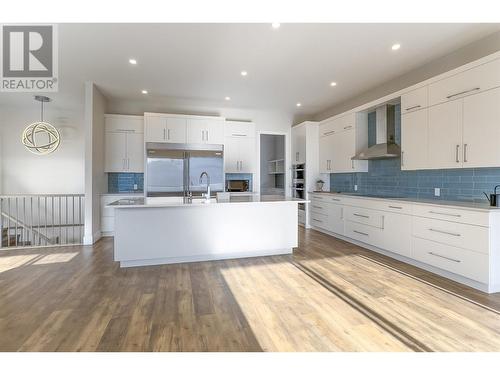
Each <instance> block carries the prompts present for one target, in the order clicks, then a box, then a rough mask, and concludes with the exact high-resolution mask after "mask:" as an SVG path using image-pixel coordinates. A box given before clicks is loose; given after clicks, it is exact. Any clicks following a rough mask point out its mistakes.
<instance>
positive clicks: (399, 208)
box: [389, 206, 403, 210]
mask: <svg viewBox="0 0 500 375" xmlns="http://www.w3.org/2000/svg"><path fill="white" fill-rule="evenodd" d="M389 208H395V209H397V210H402V209H403V207H400V206H389Z"/></svg>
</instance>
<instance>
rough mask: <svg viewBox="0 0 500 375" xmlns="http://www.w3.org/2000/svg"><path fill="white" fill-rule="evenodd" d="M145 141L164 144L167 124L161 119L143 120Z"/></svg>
mask: <svg viewBox="0 0 500 375" xmlns="http://www.w3.org/2000/svg"><path fill="white" fill-rule="evenodd" d="M144 123H145V136H144V138H145V140H146V142H166V140H167V134H166V131H167V122H166V120H165V118H163V117H156V116H155V117H149V116H146V117H145V118H144Z"/></svg>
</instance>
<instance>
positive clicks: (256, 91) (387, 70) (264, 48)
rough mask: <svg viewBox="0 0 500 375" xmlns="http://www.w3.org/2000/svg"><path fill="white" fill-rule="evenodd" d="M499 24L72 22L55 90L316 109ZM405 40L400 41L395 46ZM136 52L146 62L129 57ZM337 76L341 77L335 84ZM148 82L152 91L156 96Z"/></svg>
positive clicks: (17, 97) (62, 34)
mask: <svg viewBox="0 0 500 375" xmlns="http://www.w3.org/2000/svg"><path fill="white" fill-rule="evenodd" d="M499 29H500V25H499V24H283V25H281V27H280V28H279V29H277V30H274V29H272V28H271V25H270V24H63V25H60V28H59V40H60V42H59V56H60V62H59V67H60V74H59V82H60V92H59V93H58V94H57V95H52V97H54V99H55V102H56V103H57V105H58V106H78V104H79V103H80V104H81V103H82V101H83V83H84V82H85V81H93V82H95V83H96V84H97V85H98V86H99V87H100V88H101V89H102V91H103V93H104V94H105V95H106V96H107V97H109V98H112V99H127V100H138V101H144V100H150V101H155V102H158V101H165V103H170V102H176V101H177V102H178V101H182V102H183V103H190V105H191V106H192V107H193V108H196V106H202V107H205V108H206V107H210V106H214V107H219V108H220V107H235V108H253V109H274V110H280V111H287V112H291V113H294V114H313V113H318V112H321V111H323V110H325V109H326V108H328V107H331V106H333V105H335V104H338V103H340V102H342V101H344V100H346V99H349V98H351V97H353V96H355V95H358V94H360V93H362V92H364V91H366V90H368V89H370V88H373V87H375V86H377V85H379V84H381V83H383V82H385V81H387V80H390V79H392V78H395V77H397V76H399V75H401V74H403V73H405V72H408V71H410V70H412V69H414V68H416V67H418V66H420V65H422V64H425V63H426V62H429V61H431V60H433V59H436V58H439V57H441V56H443V55H446V54H448V53H450V52H452V51H454V50H456V49H458V48H460V47H462V46H464V45H466V44H468V43H470V42H472V41H475V40H478V39H480V38H482V37H484V36H486V35H488V34H490V33H493V32H495V31H497V30H499ZM396 42H397V43H401V49H400V50H399V51H396V52H394V51H392V50H391V46H392V45H393V44H394V43H396ZM129 58H135V59H137V61H138V64H137V65H136V66H132V65H130V64H129V62H128V60H129ZM241 70H246V71H248V76H247V77H245V78H243V77H242V76H241V75H240V71H241ZM331 81H336V82H337V83H338V85H337V86H336V87H330V85H329V83H330V82H331ZM142 89H147V90H148V91H149V95H148V96H147V98H146V97H145V96H144V95H143V94H141V90H142ZM225 96H230V97H231V99H232V100H231V101H230V102H226V101H225V100H224V97H225ZM31 98H32V95H29V94H1V95H0V103H2V102H3V104H6V103H14V102H16V103H17V104H19V103H23V104H25V103H30V101H31V100H32V99H31ZM297 102H301V103H302V107H301V108H297V107H296V106H295V104H296V103H297ZM56 103H54V104H56Z"/></svg>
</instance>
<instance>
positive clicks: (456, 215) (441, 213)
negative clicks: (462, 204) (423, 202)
mask: <svg viewBox="0 0 500 375" xmlns="http://www.w3.org/2000/svg"><path fill="white" fill-rule="evenodd" d="M429 213H430V214H434V215H443V216H452V217H462V215H459V214H450V213H447V212H438V211H429Z"/></svg>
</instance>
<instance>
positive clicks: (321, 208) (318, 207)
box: [313, 206, 323, 210]
mask: <svg viewBox="0 0 500 375" xmlns="http://www.w3.org/2000/svg"><path fill="white" fill-rule="evenodd" d="M313 207H314V208H319V209H320V210H322V209H323V207H321V206H313Z"/></svg>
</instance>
